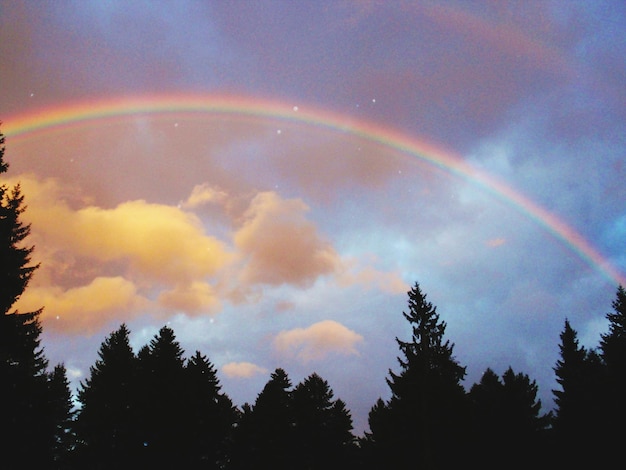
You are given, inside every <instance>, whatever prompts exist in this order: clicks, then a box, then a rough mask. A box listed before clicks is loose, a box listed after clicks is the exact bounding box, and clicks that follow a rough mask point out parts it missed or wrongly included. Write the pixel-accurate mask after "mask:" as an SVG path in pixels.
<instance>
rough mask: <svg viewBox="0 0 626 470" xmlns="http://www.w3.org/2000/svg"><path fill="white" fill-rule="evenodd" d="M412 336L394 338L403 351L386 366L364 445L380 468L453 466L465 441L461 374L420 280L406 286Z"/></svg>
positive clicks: (463, 368) (464, 409) (406, 317)
mask: <svg viewBox="0 0 626 470" xmlns="http://www.w3.org/2000/svg"><path fill="white" fill-rule="evenodd" d="M408 296H409V301H408V305H409V311H408V313H406V312H403V316H404V318H405V319H406V320H407V321H408V322H409V324H410V325H411V330H412V336H411V340H410V341H403V340H400V339H398V338H396V341H397V343H398V347H399V349H400V352H401V353H402V356H403V357H398V362H399V364H400V368H401V370H400V372H399V373H394V372H393V371H391V370H390V371H389V375H390V377H389V378H388V379H387V384H388V385H389V388H390V389H391V398H390V399H389V401H388V402H384V401H383V400H379V401H378V402H377V404H376V405H375V406H374V407H373V408H372V410H371V411H370V415H369V425H370V433H368V436H367V440H366V441H367V442H366V447H367V448H368V449H369V451H370V452H371V453H372V462H374V465H375V466H378V467H379V468H383V467H385V468H409V467H411V468H413V467H415V466H419V467H420V468H423V469H432V468H451V467H454V466H455V465H456V464H458V458H460V457H461V456H462V455H463V453H464V452H463V448H464V446H465V444H466V441H467V436H466V435H465V427H466V423H467V422H468V420H467V413H468V408H467V400H466V394H465V390H464V388H463V386H462V385H461V381H462V379H463V378H464V376H465V367H462V366H461V365H460V364H459V363H458V362H457V361H456V359H455V358H454V356H453V348H454V345H453V344H451V343H450V342H449V341H447V340H445V341H444V333H445V330H446V323H445V322H443V321H440V320H439V314H438V313H437V311H436V307H434V306H433V305H432V304H431V303H430V302H428V301H427V300H426V295H425V294H424V293H422V291H421V289H420V286H419V284H418V283H415V285H414V287H413V288H412V289H411V290H410V291H409V293H408Z"/></svg>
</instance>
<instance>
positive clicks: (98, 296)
mask: <svg viewBox="0 0 626 470" xmlns="http://www.w3.org/2000/svg"><path fill="white" fill-rule="evenodd" d="M149 304H150V302H149V301H148V300H147V299H145V298H144V297H142V296H141V295H140V294H139V293H138V292H137V288H136V287H135V285H134V284H133V283H132V282H131V281H128V280H127V279H124V278H122V277H119V276H117V277H98V278H96V279H94V280H93V281H92V282H91V283H90V284H88V285H85V286H80V287H74V288H71V289H67V290H63V289H61V288H60V287H56V286H48V287H33V288H30V289H28V290H27V291H26V292H25V293H24V295H23V296H22V297H21V298H20V300H19V302H18V304H17V305H16V307H17V308H18V309H19V310H20V311H33V310H36V309H39V308H41V307H45V308H44V310H43V314H42V320H43V321H44V324H45V327H46V328H49V329H50V330H52V331H62V332H64V333H72V334H75V333H80V334H88V335H90V334H93V333H95V332H97V331H98V330H100V329H101V328H102V327H104V326H107V325H109V324H110V323H112V322H114V321H116V322H123V321H127V320H128V319H129V318H132V317H133V316H134V315H135V314H136V313H137V312H138V311H139V310H140V309H141V308H145V307H146V306H148V305H149Z"/></svg>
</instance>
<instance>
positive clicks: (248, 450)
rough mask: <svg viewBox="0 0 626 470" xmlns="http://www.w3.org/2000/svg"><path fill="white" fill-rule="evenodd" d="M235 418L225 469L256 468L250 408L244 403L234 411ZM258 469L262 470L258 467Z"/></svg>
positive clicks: (254, 436)
mask: <svg viewBox="0 0 626 470" xmlns="http://www.w3.org/2000/svg"><path fill="white" fill-rule="evenodd" d="M236 413H237V418H236V421H235V424H234V428H233V430H232V445H231V446H230V448H229V461H228V465H227V466H226V468H228V469H231V470H235V469H236V470H244V469H248V468H254V467H256V466H257V461H258V460H257V457H258V453H259V452H258V450H257V447H256V446H257V436H256V435H255V433H254V429H253V424H252V421H253V417H252V413H253V412H252V406H251V405H250V404H249V403H244V404H243V405H242V406H241V410H236ZM259 468H263V467H261V466H260V465H259Z"/></svg>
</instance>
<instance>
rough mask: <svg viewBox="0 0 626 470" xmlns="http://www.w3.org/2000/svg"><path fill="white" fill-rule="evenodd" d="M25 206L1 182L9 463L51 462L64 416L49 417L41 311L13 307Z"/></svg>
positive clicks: (2, 390) (21, 278)
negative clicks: (58, 425) (23, 310)
mask: <svg viewBox="0 0 626 470" xmlns="http://www.w3.org/2000/svg"><path fill="white" fill-rule="evenodd" d="M4 142H5V139H4V136H3V135H2V134H1V133H0V174H2V173H4V172H6V171H7V169H8V167H9V165H8V164H7V163H6V162H5V161H4V153H5V146H4ZM25 210H26V206H25V205H24V195H23V194H22V191H21V187H20V185H19V184H17V185H15V186H13V187H12V188H9V187H8V186H7V185H6V184H0V383H1V384H2V386H1V387H0V416H1V417H2V425H3V428H4V431H5V432H4V433H3V438H2V439H0V454H1V455H2V460H3V462H4V463H5V464H6V465H7V466H8V467H11V468H33V467H36V466H49V465H52V462H51V459H52V456H53V454H54V441H55V429H56V425H57V424H58V423H57V422H55V421H54V420H55V418H58V420H59V423H60V422H62V421H64V420H65V419H66V418H67V417H66V416H62V417H61V416H54V415H53V411H52V409H51V407H50V406H49V404H50V403H51V402H52V401H54V400H56V399H58V398H59V397H55V396H53V395H51V394H52V393H54V391H55V389H54V387H50V384H49V383H48V374H47V371H46V369H47V366H48V361H47V359H46V357H45V355H44V352H43V348H42V347H41V340H40V335H41V331H42V330H41V324H40V321H39V317H40V314H41V312H42V310H43V308H42V309H39V310H36V311H34V312H25V313H22V312H18V311H17V310H14V309H13V307H14V305H15V303H16V302H17V300H18V299H19V298H20V297H21V295H22V294H23V293H24V290H25V289H26V287H27V286H28V283H29V282H30V280H31V278H32V276H33V274H34V272H35V271H36V269H37V268H38V267H39V265H38V264H32V262H31V254H32V252H33V250H34V247H33V246H26V245H25V241H26V238H27V237H28V236H29V235H30V225H29V224H24V223H23V222H22V220H21V219H22V214H23V213H24V211H25Z"/></svg>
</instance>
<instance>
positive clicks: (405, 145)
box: [1, 94, 626, 285]
mask: <svg viewBox="0 0 626 470" xmlns="http://www.w3.org/2000/svg"><path fill="white" fill-rule="evenodd" d="M180 113H184V114H185V115H187V114H198V115H206V114H207V113H208V114H212V115H231V116H232V115H237V116H248V117H254V118H271V119H279V120H286V121H292V122H297V123H302V124H308V125H313V126H317V127H321V128H327V129H330V130H333V131H339V132H344V133H348V134H351V135H354V136H357V137H360V138H362V139H365V140H367V141H370V142H374V143H377V144H380V145H383V146H386V147H389V148H391V149H394V150H396V151H398V152H401V153H403V154H406V155H409V156H411V157H413V158H417V159H419V160H421V161H424V162H427V163H428V164H430V165H433V166H435V167H437V168H439V169H442V170H444V171H445V172H447V173H451V174H453V175H456V176H458V177H460V178H463V179H465V180H468V181H470V182H472V183H473V184H476V185H478V186H480V187H481V188H483V189H484V190H486V191H487V192H489V193H491V194H493V195H495V196H496V197H498V198H499V199H501V200H503V201H504V202H506V203H507V204H509V205H510V206H511V207H513V208H514V209H516V210H517V211H518V212H520V213H522V214H523V215H524V216H526V217H529V218H530V219H532V220H533V221H535V222H536V223H538V224H539V225H540V226H541V227H543V228H544V229H545V230H547V231H548V232H549V233H551V234H552V235H553V236H555V237H556V238H557V239H560V240H561V241H563V242H564V243H565V244H566V245H567V246H568V247H569V248H570V249H571V250H573V251H574V252H575V253H576V254H577V255H578V256H579V257H580V258H582V259H583V260H584V261H585V262H586V263H588V264H589V265H590V266H592V267H593V268H594V269H598V270H599V271H600V272H601V273H602V274H603V275H604V276H605V277H606V278H607V279H608V280H610V281H611V282H614V283H616V284H619V285H626V276H624V275H623V274H622V273H621V272H619V271H618V270H617V269H616V268H615V267H614V266H612V265H611V263H610V262H609V261H608V260H606V259H605V258H604V257H603V256H602V255H601V254H600V253H599V252H598V251H597V250H596V249H595V248H594V247H593V246H591V244H590V243H589V242H588V241H587V240H586V239H585V238H583V237H582V236H581V235H580V234H579V233H577V232H576V231H575V230H574V229H572V228H571V227H569V226H568V225H567V224H565V223H564V222H563V221H561V220H560V219H558V218H557V217H556V216H555V215H553V214H551V213H550V212H548V211H547V210H546V209H544V208H543V207H541V206H539V205H538V204H536V203H535V202H533V201H532V200H530V199H529V198H527V197H526V196H524V195H523V194H521V193H520V192H518V191H516V190H514V189H513V188H511V187H510V186H508V185H506V184H505V183H503V182H502V181H499V180H498V179H496V178H494V177H493V176H491V175H489V174H487V173H485V172H483V171H480V170H478V169H477V168H475V167H473V166H471V165H469V164H467V163H466V162H465V161H464V160H463V159H462V158H461V157H460V156H458V155H455V154H454V153H453V152H450V151H448V150H444V149H442V148H441V147H438V146H435V145H432V144H430V143H428V142H427V141H425V140H422V139H415V138H412V137H410V136H408V135H406V134H403V133H400V132H398V131H396V130H394V129H391V128H388V127H385V126H383V125H380V124H376V123H373V122H368V121H364V120H355V119H353V118H351V117H348V116H345V115H341V114H338V113H334V112H331V111H328V110H323V109H317V108H313V107H311V106H308V105H307V106H302V107H300V106H294V105H293V104H291V105H289V104H286V103H282V102H278V101H274V100H264V99H260V98H257V97H254V98H252V97H242V96H238V95H237V96H235V95H233V96H228V95H216V96H214V95H204V94H203V95H190V94H187V95H169V96H161V95H157V96H143V97H122V98H115V99H103V100H95V101H86V102H82V103H76V104H70V105H62V106H56V107H49V108H44V109H41V110H39V111H33V112H28V113H26V114H23V115H18V116H13V117H9V118H7V119H6V121H5V122H4V123H3V126H2V129H1V130H2V132H3V133H4V135H5V136H6V137H8V138H12V139H17V140H20V139H22V138H28V137H31V136H32V135H33V134H36V133H38V132H46V131H49V130H52V129H54V130H63V129H66V128H67V129H69V128H74V127H76V126H77V125H89V124H90V123H92V122H94V121H98V122H101V121H103V120H104V121H106V120H115V119H119V118H123V117H131V116H142V115H143V116H155V115H172V116H175V115H177V114H180Z"/></svg>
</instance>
